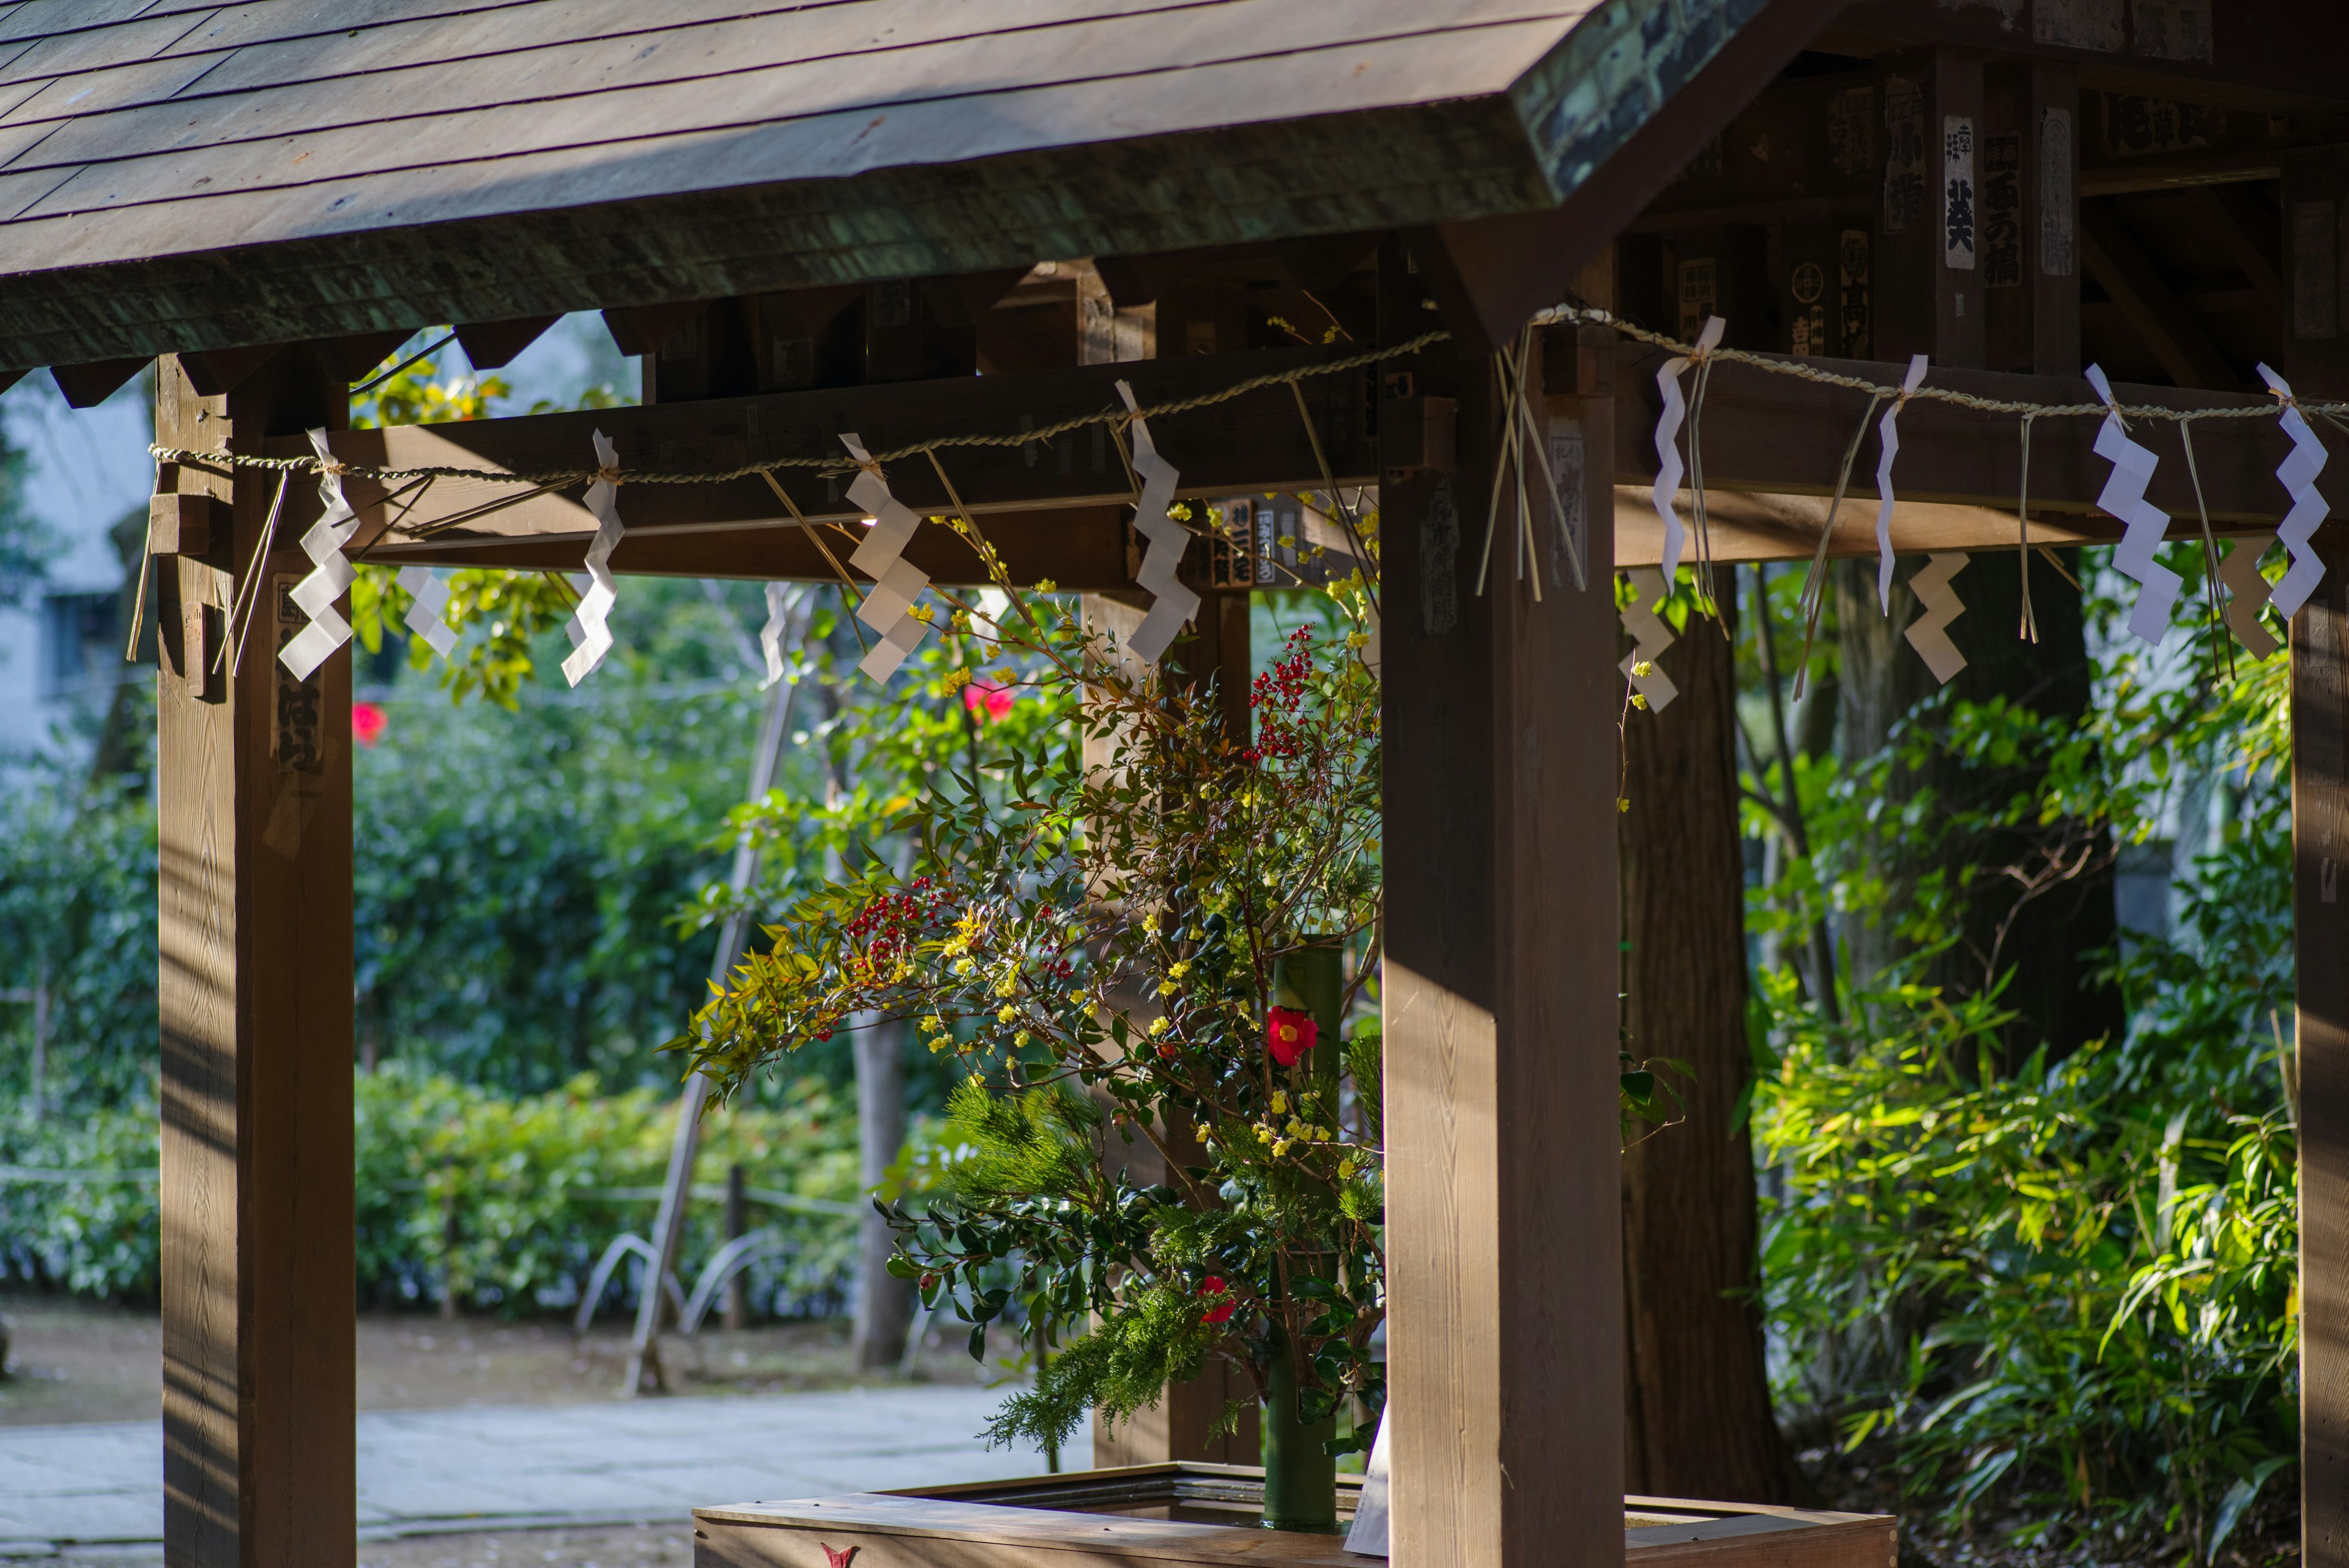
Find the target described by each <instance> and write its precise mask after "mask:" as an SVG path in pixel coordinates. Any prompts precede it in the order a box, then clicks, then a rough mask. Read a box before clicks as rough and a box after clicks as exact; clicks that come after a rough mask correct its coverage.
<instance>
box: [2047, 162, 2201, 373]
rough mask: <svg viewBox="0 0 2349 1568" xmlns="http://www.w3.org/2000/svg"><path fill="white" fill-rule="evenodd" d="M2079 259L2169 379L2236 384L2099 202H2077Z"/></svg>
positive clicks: (2157, 274)
mask: <svg viewBox="0 0 2349 1568" xmlns="http://www.w3.org/2000/svg"><path fill="white" fill-rule="evenodd" d="M2080 259H2081V260H2083V261H2084V262H2085V263H2086V264H2087V267H2088V275H2089V276H2090V277H2093V278H2095V280H2096V286H2097V287H2099V288H2101V289H2103V290H2104V291H2105V292H2106V294H2108V295H2110V296H2112V300H2113V303H2114V304H2115V305H2116V306H2119V307H2120V312H2121V315H2122V317H2124V318H2125V319H2126V320H2127V322H2128V324H2129V328H2130V330H2131V331H2133V332H2135V333H2136V334H2137V337H2139V338H2141V339H2142V340H2143V341H2144V343H2145V346H2146V347H2147V348H2149V349H2151V350H2152V351H2153V357H2154V358H2156V359H2158V360H2159V361H2160V363H2161V369H2162V370H2163V372H2164V373H2165V374H2167V375H2168V377H2169V379H2171V380H2173V381H2175V382H2177V383H2178V385H2179V386H2181V387H2197V388H2203V389H2219V388H2232V387H2233V386H2234V385H2235V384H2236V379H2237V378H2236V376H2235V372H2234V371H2233V369H2230V367H2229V366H2228V364H2227V358H2226V356H2225V355H2223V354H2221V353H2220V352H2219V346H2218V345H2217V344H2216V343H2213V342H2212V341H2210V334H2209V332H2208V331H2206V330H2204V328H2203V326H2202V323H2201V322H2200V321H2199V320H2197V319H2196V318H2195V316H2194V313H2193V311H2191V310H2190V309H2189V308H2188V307H2187V306H2186V305H2185V303H2184V302H2183V301H2181V300H2179V299H2178V296H2176V295H2174V294H2172V293H2171V292H2170V291H2169V285H2168V283H2166V282H2164V281H2163V279H2162V276H2161V272H2160V269H2159V268H2158V267H2156V266H2155V265H2154V263H2153V258H2152V257H2151V256H2148V255H2147V254H2146V253H2145V247H2144V246H2142V245H2140V244H2137V236H2136V235H2134V234H2130V233H2129V232H2128V228H2127V225H2126V224H2124V223H2122V222H2121V220H2120V217H2119V214H2117V213H2115V212H2113V210H2112V209H2111V207H2110V206H2109V205H2107V204H2106V202H2100V201H2099V202H2082V203H2081V204H2080Z"/></svg>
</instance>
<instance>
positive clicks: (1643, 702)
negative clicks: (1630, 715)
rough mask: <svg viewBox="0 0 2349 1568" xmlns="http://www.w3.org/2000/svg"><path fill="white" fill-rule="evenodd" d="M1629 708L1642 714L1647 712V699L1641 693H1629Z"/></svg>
mask: <svg viewBox="0 0 2349 1568" xmlns="http://www.w3.org/2000/svg"><path fill="white" fill-rule="evenodd" d="M1631 706H1632V707H1634V708H1637V709H1638V710H1640V712H1642V713H1644V712H1646V711H1648V699H1647V698H1646V697H1645V696H1644V695H1642V694H1641V693H1640V692H1637V691H1634V692H1632V693H1631Z"/></svg>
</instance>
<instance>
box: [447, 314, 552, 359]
mask: <svg viewBox="0 0 2349 1568" xmlns="http://www.w3.org/2000/svg"><path fill="white" fill-rule="evenodd" d="M562 319H563V317H560V316H525V317H521V318H519V319H517V320H513V321H471V322H462V323H460V324H459V325H458V327H457V346H458V347H459V348H462V349H463V350H464V351H465V358H466V361H467V362H468V363H469V364H471V366H472V367H473V369H476V370H497V369H503V368H504V367H506V366H508V365H511V364H512V363H513V360H514V356H516V355H517V354H520V353H521V352H522V351H523V349H525V348H529V347H530V346H531V345H532V344H533V343H535V342H537V341H538V340H539V338H540V337H543V336H544V335H545V332H546V329H547V328H548V327H552V326H554V324H555V323H556V322H558V321H560V320H562Z"/></svg>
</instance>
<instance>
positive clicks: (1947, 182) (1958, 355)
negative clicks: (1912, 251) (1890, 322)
mask: <svg viewBox="0 0 2349 1568" xmlns="http://www.w3.org/2000/svg"><path fill="white" fill-rule="evenodd" d="M1931 103H1932V118H1931V119H1930V121H1929V122H1928V129H1929V130H1930V132H1931V136H1932V150H1931V151H1930V153H1929V154H1928V156H1927V161H1926V168H1927V170H1928V171H1929V172H1930V173H1931V174H1933V175H1936V176H1938V178H1937V179H1936V180H1935V182H1934V188H1935V190H1936V191H1937V192H1939V200H1937V201H1935V202H1932V203H1931V206H1930V210H1931V212H1932V213H1933V215H1934V216H1935V217H1936V218H1937V219H1939V220H1940V221H1939V223H1936V224H1935V225H1934V227H1935V235H1934V239H1933V244H1932V249H1933V255H1934V262H1935V265H1934V269H1933V278H1934V288H1933V320H1934V329H1933V363H1935V364H1936V365H1942V366H1951V367H1958V368H1962V369H1969V370H1979V369H1982V363H1983V355H1984V351H1985V349H1986V348H1987V347H1988V343H1989V337H1988V333H1987V331H1986V327H1987V326H1988V323H1989V312H1988V309H1987V307H1986V306H1985V305H1984V303H1983V290H1982V57H1981V56H1980V55H1977V54H1975V53H1973V52H1972V51H1971V50H1968V49H1935V50H1934V51H1933V88H1932V93H1931Z"/></svg>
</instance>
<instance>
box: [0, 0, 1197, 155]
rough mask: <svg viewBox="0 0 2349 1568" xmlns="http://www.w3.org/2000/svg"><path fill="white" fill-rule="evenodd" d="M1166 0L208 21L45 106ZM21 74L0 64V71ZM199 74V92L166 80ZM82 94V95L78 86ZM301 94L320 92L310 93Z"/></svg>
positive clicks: (636, 56)
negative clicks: (328, 25) (264, 33)
mask: <svg viewBox="0 0 2349 1568" xmlns="http://www.w3.org/2000/svg"><path fill="white" fill-rule="evenodd" d="M1174 3H1175V0H1040V4H1037V5H1028V6H1024V7H1019V8H1018V9H1013V8H1011V7H1009V6H1008V5H1006V4H1005V3H1004V0H988V3H986V4H980V5H964V6H955V5H951V4H950V3H949V0H889V3H885V4H876V3H874V0H819V3H817V4H814V5H802V6H796V7H794V6H791V5H785V4H782V3H781V0H768V3H767V4H765V5H740V4H736V5H728V4H726V0H692V3H691V4H688V5H677V6H664V7H662V8H661V9H660V10H658V11H657V12H648V11H647V10H646V9H645V8H644V7H643V6H641V5H636V6H631V5H626V4H624V3H623V0H587V3H586V4H584V5H580V4H561V3H559V0H541V3H540V4H536V5H498V6H490V7H481V8H472V9H468V10H466V11H464V12H461V13H458V14H446V13H444V14H441V15H438V16H424V17H417V18H413V19H411V18H409V17H400V18H398V19H396V20H394V21H391V22H389V23H388V24H387V25H379V26H370V27H366V28H342V27H336V28H333V29H329V30H326V31H324V32H318V31H311V32H305V33H300V34H296V35H295V36H287V37H283V38H267V37H263V38H253V37H246V38H243V39H241V40H238V41H236V42H235V43H230V42H229V41H228V40H226V39H216V38H215V37H214V36H212V35H213V33H214V29H212V28H210V27H207V28H204V29H202V31H200V32H198V33H196V34H193V35H191V37H190V38H189V39H188V40H186V42H187V43H189V44H197V45H202V46H203V47H202V48H201V49H190V48H181V49H179V50H174V51H166V52H165V53H164V55H163V56H162V57H160V58H158V59H151V60H150V59H144V58H142V59H140V60H139V61H137V62H134V63H130V64H127V65H124V66H121V67H114V68H112V69H109V70H107V71H103V72H90V73H79V74H76V75H75V76H73V77H71V78H65V79H63V80H60V81H58V83H57V85H58V86H59V87H63V88H67V91H69V92H70V93H72V94H73V95H75V98H74V101H73V102H72V103H71V105H70V107H66V100H65V97H64V95H63V94H59V95H57V96H56V97H53V98H51V99H49V104H50V106H51V107H52V108H53V109H54V111H55V112H58V113H62V114H67V115H76V116H95V115H97V114H98V113H100V112H101V111H104V110H110V109H129V108H136V107H140V106H143V105H154V104H158V103H160V102H162V101H164V100H166V99H173V98H175V97H180V98H181V100H182V101H183V102H195V103H201V102H202V101H204V100H206V99H213V98H226V97H233V96H235V95H239V94H258V93H266V94H269V95H270V96H272V97H274V98H279V99H284V98H285V97H287V96H288V89H295V88H302V87H305V86H316V85H317V84H320V83H326V82H342V83H345V84H347V83H349V82H350V81H352V80H353V79H354V78H377V77H396V78H399V79H400V80H401V81H402V82H403V83H404V84H405V87H404V88H403V90H406V91H419V90H420V91H422V92H424V93H425V94H427V95H428V96H434V95H437V99H436V101H440V103H441V104H442V107H444V108H445V107H447V106H449V105H452V104H464V103H465V102H466V101H467V100H466V99H465V98H464V96H463V95H462V93H461V91H459V90H457V89H456V88H455V87H454V84H453V83H452V82H451V80H450V78H452V77H462V78H468V79H472V78H478V76H479V74H480V73H479V70H478V67H487V66H490V65H491V64H492V62H494V61H503V62H506V64H508V65H509V66H511V67H513V72H514V78H515V79H513V80H511V81H507V82H495V81H492V83H491V84H490V85H489V86H488V88H486V93H485V96H484V97H483V98H482V99H481V100H480V101H483V102H502V103H510V102H514V101H517V100H519V99H524V98H529V97H532V96H534V95H533V93H532V92H531V91H530V90H528V89H529V86H530V83H531V82H532V81H533V79H537V80H542V81H544V80H552V81H554V82H557V83H559V84H560V93H561V95H562V96H574V95H579V94H587V93H595V92H600V91H607V90H611V89H613V88H619V87H624V86H626V85H628V84H629V83H630V82H632V81H633V82H636V83H642V82H647V81H657V80H671V79H676V78H677V77H678V75H679V74H680V73H681V72H688V71H690V70H691V69H693V68H694V67H693V64H692V63H691V62H694V61H697V60H698V64H699V67H700V68H702V69H704V70H708V71H710V72H711V74H712V75H715V76H719V77H723V76H725V75H728V74H732V73H739V72H740V71H741V70H743V69H746V68H750V67H756V66H759V65H762V64H766V65H771V64H779V63H787V62H790V61H794V60H806V59H810V58H813V57H817V56H818V55H821V54H825V53H861V52H867V51H874V50H879V51H887V50H890V49H894V48H898V47H907V46H911V45H916V44H921V43H926V42H936V41H940V40H951V39H956V38H966V37H971V36H980V35H984V34H988V33H991V32H998V31H1008V30H1019V29H1028V28H1035V29H1039V30H1046V31H1049V30H1050V28H1052V27H1053V26H1059V25H1065V24H1067V23H1070V22H1081V21H1091V20H1096V19H1102V18H1115V17H1119V16H1126V17H1136V16H1148V15H1150V14H1152V13H1155V12H1161V11H1164V10H1166V9H1168V8H1169V7H1170V5H1174ZM1211 3H1214V0H1211ZM247 31H249V29H248V30H247ZM713 37H714V38H715V40H716V46H715V47H712V44H713ZM436 67H437V68H436ZM19 74H20V73H17V72H15V71H0V81H7V80H14V79H16V77H17V75H19ZM27 74H30V73H27ZM199 78H200V90H199V91H198V92H196V93H194V94H184V88H183V86H181V85H174V84H177V83H182V82H185V81H197V80H199ZM85 91H87V92H88V93H89V94H90V96H89V97H87V98H84V97H81V96H79V95H81V94H82V93H84V92H85ZM183 95H184V96H183ZM296 101H301V102H313V101H315V100H314V99H310V98H308V97H306V96H305V97H303V98H301V99H297V100H296ZM395 114H397V110H395ZM290 123H294V122H289V127H288V128H290Z"/></svg>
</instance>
